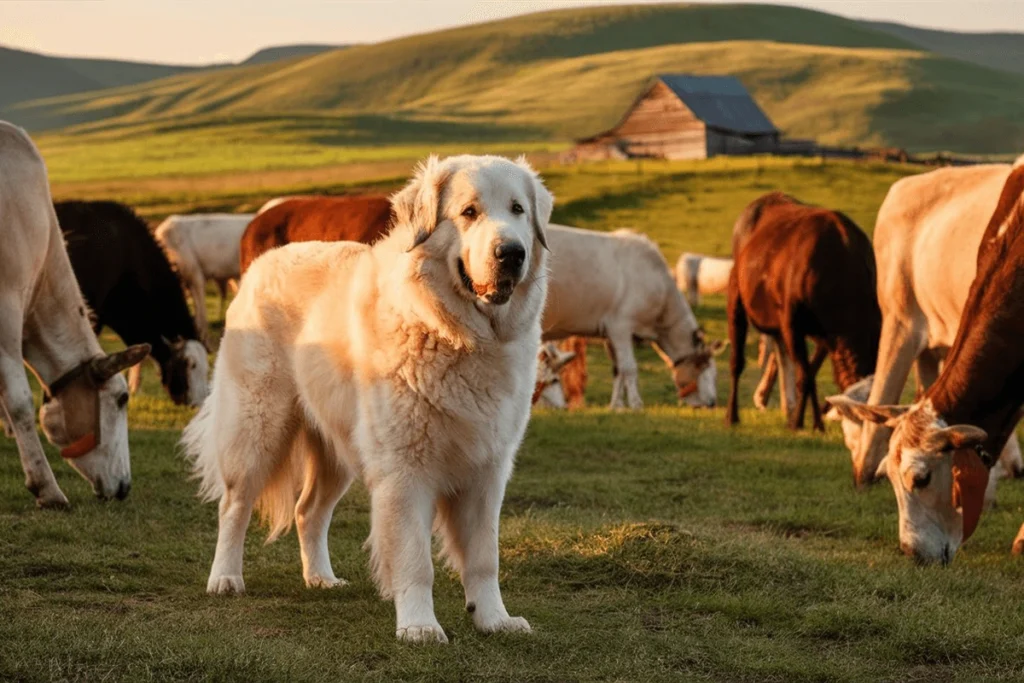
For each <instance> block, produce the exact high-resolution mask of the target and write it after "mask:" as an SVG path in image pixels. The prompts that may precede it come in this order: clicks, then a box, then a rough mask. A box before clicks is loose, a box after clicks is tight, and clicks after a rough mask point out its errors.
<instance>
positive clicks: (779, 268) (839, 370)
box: [726, 192, 882, 431]
mask: <svg viewBox="0 0 1024 683" xmlns="http://www.w3.org/2000/svg"><path fill="white" fill-rule="evenodd" d="M733 257H734V259H735V265H734V266H733V269H732V273H731V274H730V276H729V294H728V300H727V303H726V317H727V318H728V322H729V341H730V343H731V344H732V351H731V355H730V362H729V367H730V379H731V386H730V391H729V404H728V407H727V409H726V422H727V423H728V424H730V425H733V424H736V423H737V422H739V378H740V374H741V373H742V372H743V368H744V365H745V357H744V350H745V345H746V337H747V327H748V325H753V326H754V328H755V329H757V330H758V331H759V332H761V333H762V334H766V335H768V336H770V337H771V338H772V340H773V341H774V342H775V343H776V344H779V345H780V346H782V347H783V348H784V349H785V352H786V353H785V357H786V358H787V359H789V360H791V361H792V362H793V363H794V364H795V365H796V380H797V381H796V385H797V402H796V406H795V408H794V410H793V411H792V412H791V414H790V415H789V426H790V428H792V429H802V428H803V426H804V414H805V412H806V409H807V403H808V400H809V401H810V404H811V410H812V412H813V420H814V428H815V429H819V430H822V431H824V429H825V426H824V422H823V421H822V416H821V406H820V405H819V403H818V396H817V386H816V382H815V376H816V375H817V372H818V369H819V368H820V367H821V364H822V363H823V362H824V360H825V357H826V355H828V356H830V357H831V360H832V369H833V373H834V375H835V380H836V384H838V385H839V386H840V387H841V388H842V389H846V388H847V387H848V386H850V385H852V384H854V383H855V382H857V381H858V380H860V379H862V378H864V377H865V376H867V375H868V374H870V372H871V369H872V368H873V367H874V365H875V360H876V358H877V356H878V336H879V332H880V329H881V326H882V313H881V311H880V310H879V307H878V299H877V298H876V296H875V258H874V254H873V253H872V251H871V241H870V240H869V239H868V237H867V235H865V234H864V233H863V231H861V229H860V228H858V227H857V225H856V224H855V223H854V222H853V221H852V220H850V218H848V217H847V216H846V215H844V214H843V213H841V212H838V211H833V210H830V209H825V208H821V207H817V206H810V205H807V204H803V203H802V202H799V201H797V200H796V199H794V198H792V197H790V196H788V195H786V194H783V193H781V192H771V193H768V194H766V195H764V196H762V197H759V198H758V199H756V200H754V201H753V202H751V203H750V204H749V205H748V206H747V207H746V208H745V209H744V211H743V213H742V214H741V216H740V219H739V220H738V221H737V224H736V226H735V227H734V230H733ZM808 338H809V339H812V340H813V341H814V342H815V352H814V356H813V357H808V353H807V342H806V340H807V339H808Z"/></svg>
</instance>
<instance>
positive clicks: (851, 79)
mask: <svg viewBox="0 0 1024 683" xmlns="http://www.w3.org/2000/svg"><path fill="white" fill-rule="evenodd" d="M658 72H688V73H696V74H716V73H727V74H733V75H736V76H738V77H739V78H740V79H741V80H742V81H743V83H744V84H745V85H746V86H747V87H748V88H749V89H750V90H751V92H752V93H753V94H754V96H755V98H756V99H757V100H758V101H759V102H760V103H761V105H762V106H763V108H764V109H765V110H766V111H767V113H768V114H769V116H771V117H772V119H773V120H774V121H775V123H776V124H777V125H778V126H779V127H780V128H781V129H783V130H784V131H785V132H786V133H787V134H788V135H790V136H796V137H811V138H815V139H817V140H819V141H821V142H824V143H832V144H879V145H898V146H903V147H907V148H909V149H911V150H917V151H924V150H936V149H944V150H950V151H959V152H976V153H1010V152H1013V151H1016V150H1018V149H1020V148H1022V147H1024V117H1021V116H1020V113H1021V112H1024V76H1022V75H1020V74H1013V73H1007V72H1004V71H996V70H993V69H989V68H986V67H984V66H979V65H977V64H972V63H968V62H963V61H957V60H953V59H949V58H947V57H942V56H939V55H936V54H932V53H929V52H926V51H922V50H920V49H919V48H918V47H917V46H916V45H914V44H913V43H911V42H908V41H907V40H905V39H903V38H900V37H897V36H893V35H890V34H889V33H887V32H884V31H881V30H877V29H875V28H872V27H870V26H867V25H865V24H863V23H862V22H857V21H853V20H848V19H844V18H841V17H837V16H834V15H830V14H825V13H821V12H814V11H810V10H804V9H799V8H793V7H776V6H766V5H641V6H604V7H597V8H587V9H571V10H558V11H551V12H543V13H539V14H533V15H527V16H521V17H515V18H512V19H507V20H502V21H495V22H489V23H484V24H478V25H473V26H464V27H460V28H456V29H450V30H445V31H438V32H435V33H429V34H424V35H418V36H411V37H408V38H403V39H398V40H392V41H388V42H384V43H379V44H375V45H359V46H353V47H351V48H348V49H345V50H333V51H329V52H323V53H320V54H317V55H313V56H310V57H304V58H302V57H297V58H293V59H288V60H285V61H280V62H274V63H270V64H261V65H252V66H240V67H233V68H224V69H216V70H208V71H203V72H199V73H189V74H180V75H176V76H172V77H170V78H164V79H160V80H157V81H152V82H148V83H143V84H139V85H134V86H130V87H122V88H115V89H109V90H105V91H101V92H92V93H84V94H79V95H71V96H65V97H58V98H49V99H43V100H35V101H32V102H29V103H23V104H19V105H16V106H14V107H9V108H8V109H7V110H6V111H2V112H0V115H3V116H6V117H8V118H11V119H13V120H14V121H16V122H20V123H22V124H23V125H27V126H28V127H30V128H34V129H36V130H40V129H53V128H63V127H70V128H68V130H67V132H68V133H70V134H73V135H75V136H77V137H78V139H79V140H80V141H84V140H86V139H88V138H90V136H100V137H101V138H102V139H105V140H112V139H115V138H117V137H118V136H136V135H160V134H169V133H172V132H173V133H174V134H180V133H181V131H183V130H190V129H191V130H195V131H200V130H208V129H211V128H217V129H218V130H221V129H224V128H225V127H235V130H236V132H237V134H236V135H230V136H227V137H228V138H230V139H231V144H234V145H239V144H241V145H244V144H247V143H246V142H245V141H246V140H247V139H249V138H247V137H246V133H245V132H244V131H246V130H253V129H258V130H259V131H260V133H259V135H260V136H261V137H262V136H265V135H267V134H268V133H269V132H270V131H273V130H277V131H282V132H286V133H287V135H288V136H289V139H290V140H292V141H296V140H299V141H304V142H307V143H310V144H319V145H323V144H327V145H380V144H395V141H396V140H399V141H401V142H403V143H410V142H417V141H419V142H436V141H439V140H451V141H460V140H464V139H467V138H472V139H480V140H516V139H517V140H568V139H572V138H575V137H581V136H585V135H588V134H591V133H594V132H597V131H599V130H601V129H603V128H606V127H608V126H610V125H612V124H613V123H614V122H615V121H616V120H617V119H618V118H619V117H620V116H621V114H622V113H623V111H625V109H626V108H627V107H628V106H629V104H630V103H631V102H632V101H633V99H634V98H635V96H636V95H637V94H638V92H640V91H641V89H642V88H643V87H644V84H645V83H646V82H647V81H648V79H649V78H650V76H651V75H652V74H654V73H658ZM254 122H259V125H255V126H254V125H253V124H254ZM236 124H237V125H236ZM206 137H207V138H209V137H211V136H206ZM97 139H98V138H97ZM251 141H253V142H256V141H257V140H256V139H255V138H252V139H251ZM225 144H227V143H225Z"/></svg>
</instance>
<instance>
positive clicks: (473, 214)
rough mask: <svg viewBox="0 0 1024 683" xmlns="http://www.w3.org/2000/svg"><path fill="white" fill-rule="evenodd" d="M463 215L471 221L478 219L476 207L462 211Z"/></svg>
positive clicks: (468, 207) (469, 207)
mask: <svg viewBox="0 0 1024 683" xmlns="http://www.w3.org/2000/svg"><path fill="white" fill-rule="evenodd" d="M462 215H463V216H464V217H466V218H468V219H470V220H472V219H474V218H476V207H475V206H467V207H466V208H465V209H463V210H462Z"/></svg>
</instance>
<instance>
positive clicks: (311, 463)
mask: <svg viewBox="0 0 1024 683" xmlns="http://www.w3.org/2000/svg"><path fill="white" fill-rule="evenodd" d="M339 446H341V447H343V448H348V444H339ZM292 447H293V448H296V449H301V450H302V451H303V452H304V455H305V457H304V458H303V461H304V462H305V463H306V477H305V482H304V484H303V487H302V493H301V495H300V496H299V500H298V503H296V505H295V526H296V529H297V530H298V535H299V548H300V549H301V552H302V578H304V579H305V581H306V585H307V586H309V587H311V588H313V587H318V588H332V587H334V586H344V585H345V581H344V580H342V579H339V578H337V577H336V576H335V575H334V570H333V569H332V568H331V557H330V554H329V553H328V550H327V532H328V530H329V529H330V526H331V517H332V516H333V514H334V508H335V506H337V504H338V501H339V500H341V497H342V496H344V495H345V491H347V490H348V487H349V485H350V484H351V483H352V479H353V473H352V471H351V470H350V469H349V468H348V467H347V466H346V465H345V463H344V462H343V461H342V459H341V458H339V457H337V456H336V454H335V452H334V448H333V447H331V446H329V445H328V444H327V443H325V442H324V440H323V437H321V436H320V435H319V434H318V433H316V432H315V431H314V430H311V429H309V428H308V427H307V428H305V429H303V430H302V431H301V432H300V433H299V435H298V437H297V438H296V440H295V444H294V445H293V446H292ZM295 455H298V454H293V456H292V457H295Z"/></svg>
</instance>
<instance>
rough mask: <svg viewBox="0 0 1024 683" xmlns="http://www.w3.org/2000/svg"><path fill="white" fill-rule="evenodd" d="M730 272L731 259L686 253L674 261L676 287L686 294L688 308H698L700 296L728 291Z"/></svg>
mask: <svg viewBox="0 0 1024 683" xmlns="http://www.w3.org/2000/svg"><path fill="white" fill-rule="evenodd" d="M731 272H732V259H731V258H719V257H717V256H705V255H704V254H691V253H689V252H687V253H685V254H683V255H682V256H680V257H679V260H678V261H676V273H675V275H676V285H677V286H678V287H679V289H681V290H683V291H684V292H686V298H687V299H689V301H690V306H699V305H700V295H701V294H724V293H725V291H726V290H727V289H729V273H731Z"/></svg>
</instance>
